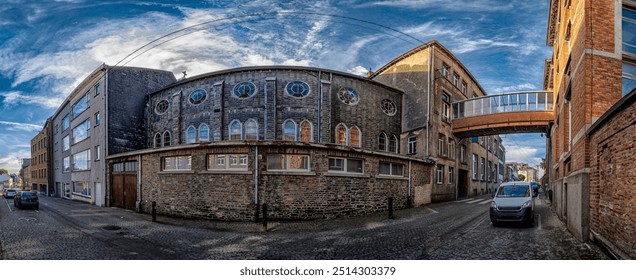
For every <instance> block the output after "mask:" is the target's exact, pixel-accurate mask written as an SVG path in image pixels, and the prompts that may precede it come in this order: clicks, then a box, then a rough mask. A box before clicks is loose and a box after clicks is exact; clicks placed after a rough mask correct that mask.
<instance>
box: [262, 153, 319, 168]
mask: <svg viewBox="0 0 636 280" xmlns="http://www.w3.org/2000/svg"><path fill="white" fill-rule="evenodd" d="M272 157H281V158H282V160H283V168H282V169H280V168H271V167H270V166H269V162H270V160H271V158H272ZM293 157H301V158H304V159H306V160H307V168H292V166H291V162H292V160H291V159H292V158H293ZM267 171H285V172H310V171H311V157H310V156H309V155H302V154H270V155H267Z"/></svg>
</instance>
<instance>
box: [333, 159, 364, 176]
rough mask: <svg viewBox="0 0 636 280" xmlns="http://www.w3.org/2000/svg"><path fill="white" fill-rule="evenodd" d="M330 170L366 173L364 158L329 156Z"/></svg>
mask: <svg viewBox="0 0 636 280" xmlns="http://www.w3.org/2000/svg"><path fill="white" fill-rule="evenodd" d="M329 172H336V173H360V174H362V173H364V160H362V159H355V158H339V157H329Z"/></svg>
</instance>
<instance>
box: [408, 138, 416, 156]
mask: <svg viewBox="0 0 636 280" xmlns="http://www.w3.org/2000/svg"><path fill="white" fill-rule="evenodd" d="M408 145H409V149H408V154H409V155H412V154H415V153H416V152H417V136H415V135H414V136H409V141H408Z"/></svg>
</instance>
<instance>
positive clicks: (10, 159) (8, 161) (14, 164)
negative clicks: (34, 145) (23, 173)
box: [0, 149, 31, 174]
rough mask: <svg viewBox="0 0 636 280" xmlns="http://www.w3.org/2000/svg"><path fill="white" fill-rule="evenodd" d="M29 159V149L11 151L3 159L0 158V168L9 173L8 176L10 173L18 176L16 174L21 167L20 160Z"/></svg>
mask: <svg viewBox="0 0 636 280" xmlns="http://www.w3.org/2000/svg"><path fill="white" fill-rule="evenodd" d="M30 157H31V150H30V149H24V150H17V151H12V152H10V153H8V154H6V155H4V156H3V157H0V167H1V168H4V169H6V170H7V171H9V174H11V173H15V174H18V172H19V171H20V168H21V167H22V162H21V160H22V159H23V158H30Z"/></svg>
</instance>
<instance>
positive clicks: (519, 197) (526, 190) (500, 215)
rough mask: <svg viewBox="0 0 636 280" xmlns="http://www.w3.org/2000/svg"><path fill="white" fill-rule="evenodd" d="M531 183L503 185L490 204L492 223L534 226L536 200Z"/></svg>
mask: <svg viewBox="0 0 636 280" xmlns="http://www.w3.org/2000/svg"><path fill="white" fill-rule="evenodd" d="M535 197H536V195H535V194H534V193H533V192H532V185H531V184H530V182H508V183H503V184H501V185H500V186H499V187H498V188H497V191H496V192H495V193H494V194H493V199H492V202H491V203H490V221H491V222H492V224H493V225H495V226H496V225H497V224H498V223H500V222H524V223H526V224H528V225H529V226H532V225H534V198H535Z"/></svg>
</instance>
